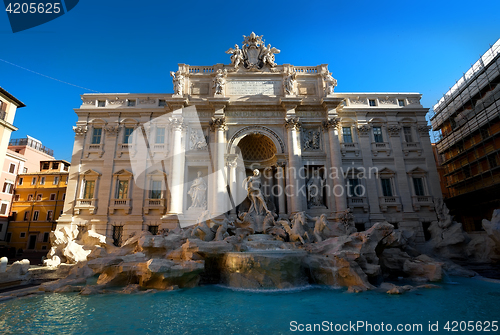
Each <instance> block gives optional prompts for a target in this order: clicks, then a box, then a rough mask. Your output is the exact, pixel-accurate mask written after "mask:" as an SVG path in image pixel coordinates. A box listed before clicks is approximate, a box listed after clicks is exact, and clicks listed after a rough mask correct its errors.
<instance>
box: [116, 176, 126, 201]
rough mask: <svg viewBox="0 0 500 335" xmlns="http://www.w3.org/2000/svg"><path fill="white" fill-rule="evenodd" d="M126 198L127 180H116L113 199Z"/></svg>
mask: <svg viewBox="0 0 500 335" xmlns="http://www.w3.org/2000/svg"><path fill="white" fill-rule="evenodd" d="M127 196H128V180H118V184H117V186H116V194H115V199H127Z"/></svg>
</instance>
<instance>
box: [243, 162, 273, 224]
mask: <svg viewBox="0 0 500 335" xmlns="http://www.w3.org/2000/svg"><path fill="white" fill-rule="evenodd" d="M243 187H244V188H246V190H247V197H248V199H249V200H250V202H251V205H250V208H249V209H248V211H247V215H251V214H252V213H253V212H255V214H256V215H257V216H260V215H266V214H270V215H272V213H271V211H270V210H269V209H268V208H267V204H266V200H265V199H264V196H263V195H262V191H261V181H260V172H259V170H257V169H255V170H253V176H249V177H247V178H246V179H245V180H244V181H243Z"/></svg>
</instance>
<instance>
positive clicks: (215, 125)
mask: <svg viewBox="0 0 500 335" xmlns="http://www.w3.org/2000/svg"><path fill="white" fill-rule="evenodd" d="M210 128H211V129H212V130H213V131H215V130H217V129H219V130H226V129H227V125H226V117H225V116H219V117H212V120H210Z"/></svg>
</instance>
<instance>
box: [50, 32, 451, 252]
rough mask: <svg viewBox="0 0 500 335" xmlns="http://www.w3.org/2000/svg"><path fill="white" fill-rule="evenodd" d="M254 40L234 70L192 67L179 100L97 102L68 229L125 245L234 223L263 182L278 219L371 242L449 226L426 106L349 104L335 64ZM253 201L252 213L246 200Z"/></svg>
mask: <svg viewBox="0 0 500 335" xmlns="http://www.w3.org/2000/svg"><path fill="white" fill-rule="evenodd" d="M279 52H280V51H279V50H278V49H276V48H271V46H270V45H268V46H266V45H265V44H264V42H263V40H262V36H257V35H255V34H254V33H252V34H251V35H250V36H246V37H245V40H244V42H243V45H242V47H239V46H238V45H235V47H234V48H231V49H229V50H228V51H227V52H226V53H228V54H230V55H231V64H229V65H224V64H216V65H214V66H190V65H186V64H180V65H179V69H178V71H177V72H175V73H174V72H172V73H171V75H172V77H173V81H174V94H129V93H127V94H84V95H82V101H83V102H82V105H81V106H80V108H78V109H76V110H75V111H76V113H77V115H78V121H77V123H76V126H75V127H74V130H75V133H76V135H75V144H74V149H73V157H72V162H71V169H70V176H69V183H68V188H67V200H66V202H65V207H64V214H63V215H62V216H61V217H60V219H59V220H58V224H59V226H64V225H87V226H92V228H93V229H95V230H96V231H97V232H98V233H101V234H106V235H107V236H109V237H113V238H114V240H115V243H116V244H119V243H120V241H121V239H122V237H123V238H126V237H128V236H129V235H130V234H132V233H134V232H137V231H141V230H148V229H149V230H150V231H151V232H153V233H155V232H157V231H158V229H164V228H173V227H175V226H176V225H177V222H180V224H181V226H187V225H191V224H195V223H196V222H199V221H200V220H203V219H207V218H211V217H212V218H214V217H217V216H220V215H222V214H224V213H226V214H227V215H229V217H230V218H235V217H236V216H237V215H238V214H239V211H240V208H239V206H238V205H239V204H240V203H241V202H242V201H243V200H244V199H245V197H246V195H247V191H246V190H245V185H244V180H245V178H246V177H247V176H249V175H251V174H252V173H253V171H254V170H255V169H257V170H259V171H260V175H261V179H262V192H263V194H264V198H265V200H266V203H267V207H268V208H269V209H270V210H272V211H273V212H275V213H276V214H277V215H279V216H280V217H286V218H288V217H289V215H290V214H293V213H297V212H301V211H303V212H305V213H306V214H307V215H309V216H310V217H315V216H318V215H320V214H326V215H327V217H328V219H330V220H336V219H338V218H339V217H340V216H341V215H342V214H343V213H345V211H346V210H347V209H348V208H350V209H351V211H352V212H353V214H354V217H355V223H356V226H357V228H358V230H359V229H362V230H364V229H365V228H368V227H370V226H371V225H373V224H374V223H375V222H379V221H384V220H386V221H388V222H390V223H393V224H395V225H398V226H399V227H401V228H408V229H413V230H415V231H416V232H417V236H418V238H419V239H420V240H421V241H423V239H424V230H423V229H422V227H425V226H426V225H428V224H430V222H432V221H434V220H436V214H435V211H434V201H435V200H436V199H437V198H441V191H440V187H439V179H438V175H437V171H436V164H435V161H434V157H433V152H432V148H431V143H430V138H429V127H428V126H427V122H426V120H425V115H426V113H427V111H428V110H427V109H426V108H423V107H422V106H421V104H420V97H421V95H420V94H418V93H336V92H334V88H335V87H336V85H337V81H336V80H335V79H334V78H333V77H332V75H331V73H330V72H329V71H328V66H327V65H318V66H309V67H303V66H293V65H289V64H284V65H278V64H276V62H275V55H276V54H278V53H279ZM247 201H248V200H247Z"/></svg>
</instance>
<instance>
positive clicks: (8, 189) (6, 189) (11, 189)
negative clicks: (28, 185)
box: [2, 182, 14, 194]
mask: <svg viewBox="0 0 500 335" xmlns="http://www.w3.org/2000/svg"><path fill="white" fill-rule="evenodd" d="M2 192H3V193H8V194H12V193H14V185H13V184H11V183H7V182H5V183H4V184H3V189H2Z"/></svg>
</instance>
